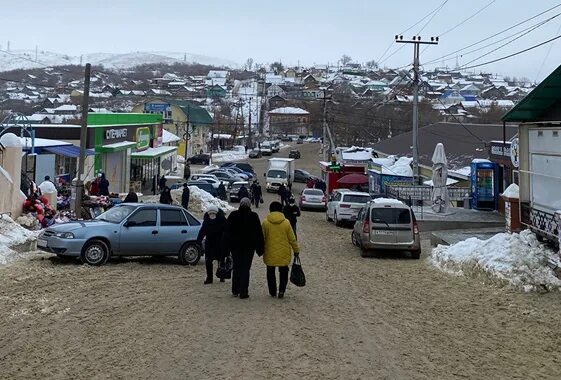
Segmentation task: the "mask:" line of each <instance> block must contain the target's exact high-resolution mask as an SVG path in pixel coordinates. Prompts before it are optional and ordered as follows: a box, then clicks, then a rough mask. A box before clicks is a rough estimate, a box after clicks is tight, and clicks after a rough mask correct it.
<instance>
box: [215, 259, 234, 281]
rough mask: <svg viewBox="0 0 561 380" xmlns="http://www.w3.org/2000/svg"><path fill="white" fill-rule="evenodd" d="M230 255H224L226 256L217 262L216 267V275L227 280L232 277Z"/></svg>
mask: <svg viewBox="0 0 561 380" xmlns="http://www.w3.org/2000/svg"><path fill="white" fill-rule="evenodd" d="M232 266H233V262H232V256H226V258H225V259H224V260H223V261H222V262H221V263H220V262H219V264H218V268H216V277H218V278H223V279H226V280H229V279H231V278H232Z"/></svg>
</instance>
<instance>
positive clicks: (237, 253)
mask: <svg viewBox="0 0 561 380" xmlns="http://www.w3.org/2000/svg"><path fill="white" fill-rule="evenodd" d="M226 231H227V232H226V234H227V235H226V239H225V241H226V244H227V247H228V251H229V252H231V253H232V259H233V273H232V294H233V295H234V296H235V297H237V296H238V295H239V296H240V298H248V297H249V291H248V290H249V271H250V269H251V263H252V262H253V255H254V254H255V253H257V255H259V256H262V255H263V249H264V240H263V231H262V229H261V223H260V221H259V216H258V215H257V214H256V213H255V212H253V211H251V201H250V200H249V198H243V199H242V200H241V201H240V208H239V209H238V210H236V211H233V212H232V213H231V214H230V216H229V217H228V223H227V229H226Z"/></svg>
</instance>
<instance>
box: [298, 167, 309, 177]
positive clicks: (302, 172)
mask: <svg viewBox="0 0 561 380" xmlns="http://www.w3.org/2000/svg"><path fill="white" fill-rule="evenodd" d="M297 171H298V172H299V173H300V174H302V175H304V176H308V177H309V176H311V174H310V173H308V172H307V171H305V170H301V169H298V170H297Z"/></svg>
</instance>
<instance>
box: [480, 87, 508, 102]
mask: <svg viewBox="0 0 561 380" xmlns="http://www.w3.org/2000/svg"><path fill="white" fill-rule="evenodd" d="M505 96H506V91H504V87H501V88H497V87H495V86H491V87H488V88H486V89H485V90H483V91H481V98H483V99H491V100H496V99H502V98H504V97H505Z"/></svg>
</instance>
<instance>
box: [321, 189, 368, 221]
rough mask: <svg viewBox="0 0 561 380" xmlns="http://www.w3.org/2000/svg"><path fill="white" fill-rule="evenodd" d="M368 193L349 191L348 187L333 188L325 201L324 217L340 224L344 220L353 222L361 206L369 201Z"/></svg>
mask: <svg viewBox="0 0 561 380" xmlns="http://www.w3.org/2000/svg"><path fill="white" fill-rule="evenodd" d="M370 199H371V198H370V194H368V193H363V192H358V191H350V190H348V189H337V190H334V191H333V192H332V193H331V195H330V197H329V200H328V202H327V211H326V218H327V220H328V221H331V220H333V221H334V222H335V225H337V226H340V225H342V224H343V223H344V222H353V223H354V222H355V221H356V217H357V215H358V213H359V211H360V210H361V209H362V207H363V206H364V205H365V204H366V203H367V202H368V201H370Z"/></svg>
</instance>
